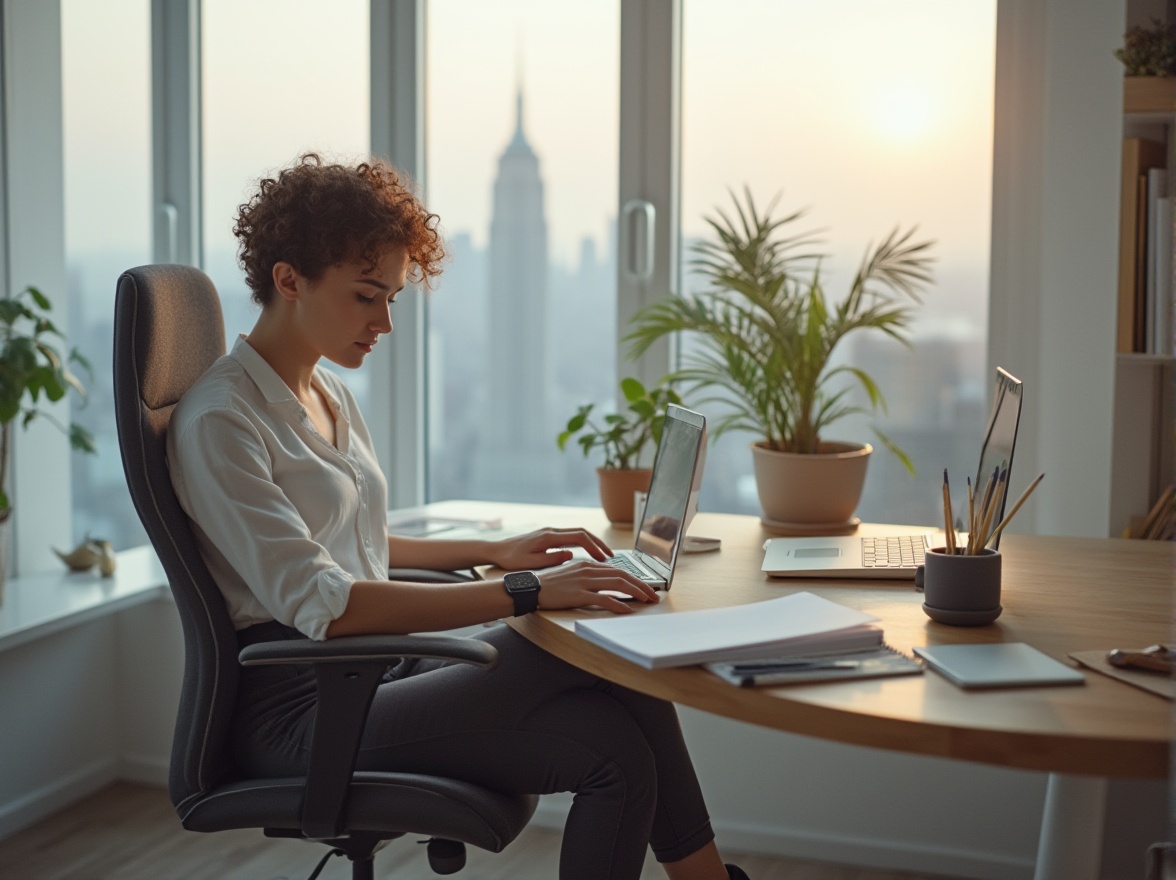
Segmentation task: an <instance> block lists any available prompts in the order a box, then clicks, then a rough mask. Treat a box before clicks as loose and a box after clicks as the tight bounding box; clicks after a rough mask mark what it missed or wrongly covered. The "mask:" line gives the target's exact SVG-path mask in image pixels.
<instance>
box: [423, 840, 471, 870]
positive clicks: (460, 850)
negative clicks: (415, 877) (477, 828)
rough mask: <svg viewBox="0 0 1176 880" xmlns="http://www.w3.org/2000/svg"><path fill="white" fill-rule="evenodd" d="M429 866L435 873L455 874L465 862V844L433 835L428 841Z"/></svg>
mask: <svg viewBox="0 0 1176 880" xmlns="http://www.w3.org/2000/svg"><path fill="white" fill-rule="evenodd" d="M428 853H429V867H430V868H432V869H433V873H435V874H456V873H457V872H458V871H460V870H461V869H462V868H464V867H465V863H466V851H465V844H464V843H461V842H460V841H457V840H442V839H441V838H439V837H434V838H433V839H432V840H430V841H429V846H428Z"/></svg>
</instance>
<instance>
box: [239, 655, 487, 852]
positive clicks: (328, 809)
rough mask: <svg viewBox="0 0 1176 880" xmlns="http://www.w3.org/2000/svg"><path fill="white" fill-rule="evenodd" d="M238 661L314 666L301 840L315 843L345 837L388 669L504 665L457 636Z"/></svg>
mask: <svg viewBox="0 0 1176 880" xmlns="http://www.w3.org/2000/svg"><path fill="white" fill-rule="evenodd" d="M238 656H239V659H240V661H241V664H242V665H243V666H257V665H269V664H277V663H294V664H310V665H312V666H313V667H314V673H315V679H316V681H317V684H318V705H317V708H316V710H315V723H314V732H313V734H312V736H311V743H310V758H309V764H308V767H307V771H306V792H305V794H304V795H303V800H302V834H303V836H304V837H307V838H309V839H312V840H327V839H331V838H335V837H338V836H340V834H342V833H343V831H344V830H345V829H343V828H342V817H343V809H344V807H346V805H347V793H348V791H349V788H350V785H351V777H352V774H353V773H354V772H355V758H356V755H357V754H358V753H359V743H360V739H361V738H362V736H363V728H364V724H365V723H366V722H367V715H368V710H369V708H370V707H371V703H372V698H373V697H374V696H375V693H376V688H377V687H378V686H379V684H380V680H381V679H382V678H383V675H384V670H385V669H387V667H388V666H389V664H391V663H392V662H393V661H395V660H399V659H401V658H403V657H432V658H441V659H445V660H455V661H457V662H460V663H471V664H473V665H475V666H481V667H482V668H484V669H491V668H493V667H494V665H495V664H496V663H497V662H498V651H497V650H496V649H495V648H494V647H493V646H492V645H488V644H486V643H485V642H480V641H477V640H475V639H465V638H456V637H453V636H392V635H375V636H343V637H340V638H336V639H328V640H326V641H322V642H319V641H314V640H313V639H294V640H283V641H277V642H258V643H257V644H254V645H248V646H246V647H245V648H243V649H242V650H241V653H240V654H239V655H238ZM321 721H326V722H327V723H320V722H321Z"/></svg>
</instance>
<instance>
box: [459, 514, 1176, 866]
mask: <svg viewBox="0 0 1176 880" xmlns="http://www.w3.org/2000/svg"><path fill="white" fill-rule="evenodd" d="M436 508H437V510H438V512H444V513H446V514H458V512H459V511H460V512H461V513H464V514H465V515H470V516H473V515H483V516H485V515H490V514H491V513H493V514H494V515H502V516H504V519H505V521H506V523H507V524H508V525H509V524H510V523H511V522H525V523H536V524H538V523H542V524H549V525H581V526H584V527H587V528H589V529H592V530H593V531H595V532H596V533H597V534H598V535H600V536H601V537H602V538H604V539H605V540H606V541H608V542H609V543H610V545H612V546H614V547H626V546H631V543H632V532H624V531H619V530H615V529H611V528H609V527H608V525H607V522H606V521H605V520H604V517H603V514H602V513H601V512H600V511H599V510H597V509H591V508H584V509H577V508H564V507H541V506H534V505H503V504H498V503H493V504H492V503H484V504H483V503H476V502H446V503H443V504H440V505H436ZM893 530H894V527H885V526H863V527H862V530H861V531H862V533H863V534H867V533H870V532H873V533H882V532H885V531H893ZM691 531H692V532H693V533H695V534H700V535H713V536H716V537H719V538H721V539H722V542H723V544H722V550H721V551H719V552H717V553H704V554H690V555H686V556H684V557H683V558H682V559H681V560H680V562H679V566H678V570H677V574H676V577H675V580H674V583H673V587H672V589H671V590H670V592H669V593H668V594H665V595H664V596H663V599H662V602H661V604H660V605H658V606H655V607H644V608H642V609H641V610H640V611H639V612H638V613H641V614H666V613H672V612H674V611H681V610H690V609H698V608H709V607H715V606H720V605H731V604H742V603H746V602H756V601H761V600H764V599H769V598H773V597H777V596H782V595H785V594H787V593H791V592H796V591H800V590H808V591H810V592H813V593H816V594H818V595H821V596H825V597H827V598H829V599H832V600H833V601H836V602H840V603H842V604H844V605H848V606H851V607H854V608H860V609H861V610H863V611H868V612H870V613H871V614H874V615H876V616H877V617H879V618H880V619H881V625H882V627H883V630H884V632H885V634H886V640H887V642H889V643H890V644H891V645H893V646H894V647H895V648H898V649H900V650H902V651H906V652H909V651H910V650H911V648H913V647H915V646H917V645H933V644H953V643H968V642H1002V641H1003V642H1027V643H1029V644H1030V645H1033V646H1034V647H1036V648H1038V649H1040V650H1042V651H1044V652H1045V653H1046V654H1049V655H1050V656H1052V657H1054V658H1056V659H1058V660H1062V661H1063V662H1069V661H1068V660H1067V657H1066V655H1067V654H1068V653H1069V652H1071V651H1081V650H1094V649H1100V650H1101V649H1109V648H1114V647H1145V646H1147V645H1150V644H1154V643H1156V642H1162V641H1167V640H1168V639H1169V638H1170V621H1171V616H1172V586H1173V574H1174V572H1176V544H1172V543H1160V542H1139V541H1124V540H1116V539H1093V540H1092V539H1084V538H1050V537H1027V536H1020V535H1007V536H1005V537H1004V539H1003V540H1002V543H1001V551H1002V553H1003V555H1004V560H1003V588H1002V605H1003V607H1004V612H1003V613H1002V614H1001V616H1000V617H999V618H998V619H997V620H996V622H995V623H993V624H990V625H988V626H984V627H975V628H968V627H953V626H945V625H943V624H939V623H935V622H933V621H932V620H930V619H929V618H928V617H927V616H926V615H925V614H924V613H923V610H922V608H921V607H920V606H921V605H922V593H919V592H916V591H915V590H914V588H913V584H912V583H911V582H910V581H866V580H859V581H830V580H820V579H814V580H804V579H792V578H790V579H779V578H769V577H767V576H766V575H764V574H762V573H761V572H760V570H759V567H760V563H761V561H762V556H763V551H762V546H763V542H764V540H765V539H767V538H769V537H771V535H770V534H769V533H768V532H767V531H765V530H764V529H763V527H762V526H761V525H760V523H759V521H758V519H756V518H754V517H747V516H734V515H728V514H699V515H698V517H697V519H696V521H695V524H694V526H693V527H692V529H691ZM606 613H607V612H602V611H598V610H583V609H581V610H576V611H564V612H543V613H539V614H532V615H528V616H527V617H525V618H522V619H519V620H512V621H510V624H511V626H513V627H514V628H515V629H516V630H517V631H518V632H520V633H522V634H523V635H524V636H526V637H527V638H528V639H530V640H531V641H533V642H534V643H535V644H537V645H539V646H541V647H542V648H544V649H545V650H547V651H549V652H551V653H552V654H555V655H556V656H558V657H561V658H563V659H564V660H567V661H568V662H570V663H573V664H575V665H576V666H579V667H581V668H583V669H586V670H588V671H591V672H593V673H595V674H597V675H600V676H602V677H604V678H607V679H609V680H611V681H615V682H618V683H620V684H624V685H626V686H628V687H631V688H633V689H634V690H638V691H642V692H644V693H648V694H652V695H654V696H658V697H662V698H664V699H667V700H672V701H674V702H676V703H682V704H684V705H687V706H692V707H694V708H696V709H701V710H704V711H707V712H713V713H715V714H718V715H723V716H725V717H728V718H735V719H739V720H741V721H747V722H750V723H753V724H759V725H764V726H767V727H772V728H776V729H778V730H783V731H788V732H791V733H799V734H805V735H807V736H814V737H820V738H823V739H829V740H836V741H839V742H844V743H853V744H859V745H866V746H874V747H878V748H886V749H894V750H898V751H904V752H913V753H917V754H922V755H935V756H938V757H945V758H956V759H960V760H966V761H980V762H984V763H989V764H997V765H1001V766H1006V767H1016V768H1020V769H1025V770H1037V771H1044V772H1048V773H1050V774H1051V777H1050V785H1049V794H1048V795H1047V802H1046V821H1045V824H1044V825H1043V829H1042V845H1041V848H1039V853H1038V874H1037V876H1038V877H1040V878H1045V877H1053V876H1058V877H1062V876H1065V877H1068V878H1079V877H1094V876H1095V874H1094V873H1090V871H1097V869H1098V868H1097V865H1098V860H1097V853H1098V848H1100V847H1101V828H1102V812H1101V804H1102V801H1103V798H1104V797H1105V790H1106V787H1105V778H1106V777H1112V776H1114V777H1136V778H1167V776H1168V754H1169V749H1170V747H1171V744H1172V726H1171V719H1172V710H1173V707H1172V704H1171V703H1169V702H1168V701H1167V700H1164V699H1162V698H1160V697H1157V696H1155V695H1153V694H1150V693H1147V692H1145V691H1142V690H1139V689H1137V688H1134V687H1131V686H1129V685H1126V684H1123V683H1121V682H1118V681H1115V680H1113V679H1111V678H1108V677H1106V676H1103V675H1100V674H1098V673H1095V672H1091V671H1088V670H1087V671H1085V677H1086V683H1085V685H1083V686H1079V687H1050V688H1023V689H1002V690H995V691H986V692H966V691H963V690H960V689H959V688H957V687H955V686H954V685H952V684H950V683H949V682H948V681H947V680H946V679H944V678H942V677H940V676H939V675H937V674H935V673H933V672H931V671H928V672H927V673H925V674H924V675H921V676H909V677H901V678H890V679H869V680H859V681H850V682H839V683H836V684H809V685H801V686H792V687H777V688H736V687H732V686H731V685H729V684H727V683H725V682H723V681H722V680H721V679H719V678H717V677H716V676H713V675H711V674H710V673H709V672H706V671H705V670H703V669H701V668H699V667H685V668H678V669H663V670H648V669H643V668H641V667H639V666H636V665H635V664H632V663H630V662H628V661H626V660H623V659H621V658H620V657H617V656H616V655H614V654H612V653H610V652H608V651H605V650H604V649H602V648H598V647H596V646H595V645H592V644H590V643H588V642H585V641H584V640H582V639H580V638H579V637H578V636H576V635H575V633H574V632H573V631H572V629H571V627H572V624H573V622H574V621H575V620H576V619H577V618H580V617H591V616H600V615H603V614H606ZM1095 824H1097V826H1098V827H1097V831H1096V829H1095V828H1094V827H1093V825H1095ZM1083 841H1085V842H1087V843H1091V842H1092V843H1093V846H1094V847H1095V849H1094V850H1093V855H1094V856H1095V858H1093V868H1091V867H1089V865H1088V864H1087V860H1089V859H1091V853H1090V852H1089V851H1086V852H1085V854H1083V853H1078V854H1077V856H1076V858H1077V859H1078V861H1075V860H1074V859H1072V858H1070V856H1071V855H1073V853H1072V852H1071V850H1073V849H1074V848H1075V846H1078V847H1079V848H1081V846H1082V844H1083ZM1088 849H1089V848H1088ZM1075 866H1078V867H1079V869H1078V870H1075Z"/></svg>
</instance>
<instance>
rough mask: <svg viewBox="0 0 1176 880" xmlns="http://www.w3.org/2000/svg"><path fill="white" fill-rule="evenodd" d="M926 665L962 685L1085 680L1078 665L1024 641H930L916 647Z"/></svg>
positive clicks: (1023, 684) (1071, 682) (982, 686)
mask: <svg viewBox="0 0 1176 880" xmlns="http://www.w3.org/2000/svg"><path fill="white" fill-rule="evenodd" d="M915 653H916V654H917V655H918V656H920V657H922V658H923V659H924V660H925V661H926V662H927V665H928V666H930V667H931V668H932V669H934V670H935V671H936V672H938V673H939V674H940V675H942V676H943V677H944V678H946V679H947V680H948V681H950V682H951V683H952V684H954V685H957V686H959V687H962V688H992V687H1030V686H1040V685H1052V684H1084V683H1085V682H1086V678H1085V676H1083V675H1082V673H1081V672H1079V671H1078V670H1077V669H1071V668H1070V667H1069V666H1066V665H1065V664H1064V663H1059V662H1058V661H1057V660H1054V659H1053V658H1052V657H1049V656H1047V655H1045V654H1043V653H1041V652H1040V651H1038V650H1037V649H1036V648H1034V647H1031V646H1030V645H1026V644H1025V643H1024V642H998V643H996V644H991V645H931V646H929V647H926V648H915Z"/></svg>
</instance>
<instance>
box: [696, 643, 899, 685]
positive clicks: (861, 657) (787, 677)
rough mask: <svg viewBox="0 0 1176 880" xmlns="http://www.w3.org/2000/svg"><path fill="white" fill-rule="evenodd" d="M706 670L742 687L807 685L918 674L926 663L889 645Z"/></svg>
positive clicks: (714, 665) (716, 665) (720, 665)
mask: <svg viewBox="0 0 1176 880" xmlns="http://www.w3.org/2000/svg"><path fill="white" fill-rule="evenodd" d="M706 668H707V669H709V670H710V671H711V672H713V673H714V674H715V675H717V676H718V677H719V678H721V679H723V680H724V681H727V682H730V683H731V684H736V685H739V686H740V687H760V686H763V685H769V686H773V687H775V686H778V685H786V684H807V683H811V682H817V681H844V680H849V679H854V678H882V677H889V676H895V675H919V674H921V673H922V672H923V664H922V663H920V662H918V661H917V660H912V659H911V658H910V657H908V656H906V655H905V654H902V653H900V652H899V651H896V650H894V648H892V647H890V646H889V645H885V644H883V645H879V646H877V647H872V648H866V649H864V650H858V651H833V652H824V653H820V654H804V655H793V656H782V657H769V658H765V659H762V660H753V661H746V660H724V661H720V662H718V663H708V664H706Z"/></svg>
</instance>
